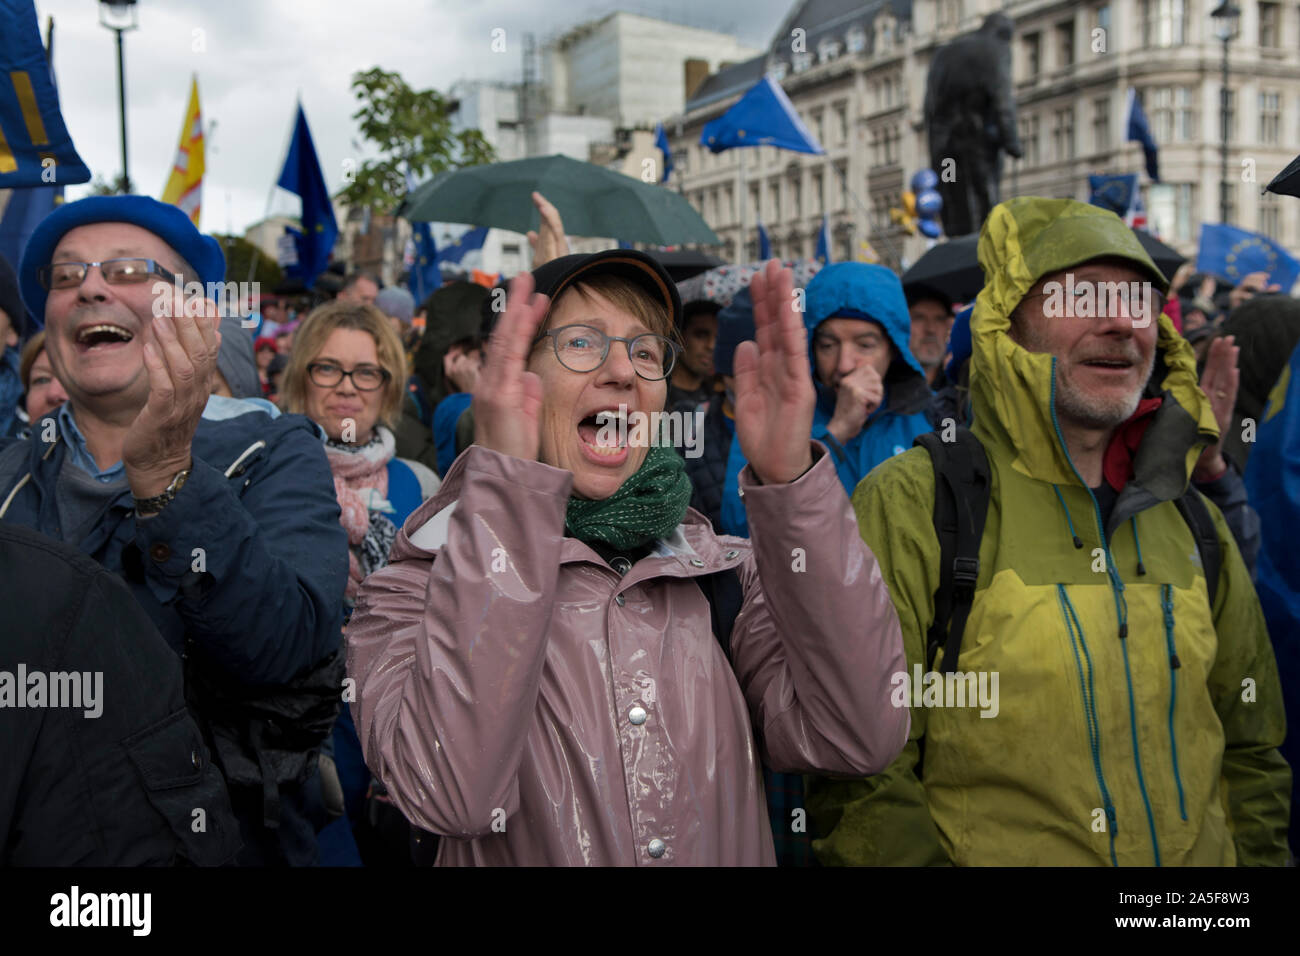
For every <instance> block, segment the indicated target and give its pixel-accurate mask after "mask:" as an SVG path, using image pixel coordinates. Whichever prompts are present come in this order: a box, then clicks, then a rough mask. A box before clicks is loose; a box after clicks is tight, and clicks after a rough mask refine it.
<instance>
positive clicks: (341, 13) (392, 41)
mask: <svg viewBox="0 0 1300 956" xmlns="http://www.w3.org/2000/svg"><path fill="white" fill-rule="evenodd" d="M795 2H796V0H709V2H708V3H707V4H701V3H699V2H698V0H690V2H684V0H621V2H618V3H614V4H609V3H591V2H588V0H550V2H544V3H538V2H537V0H481V2H475V0H202V2H201V0H141V2H140V3H139V28H138V29H137V30H134V31H131V32H129V33H127V34H126V93H127V136H128V149H129V156H128V159H129V162H130V171H131V179H132V185H133V187H134V190H135V191H136V192H140V193H147V194H149V195H153V196H155V197H156V196H158V195H159V194H160V193H161V192H162V188H163V184H164V182H165V181H166V176H167V173H168V172H169V170H170V168H171V163H172V159H173V157H174V155H175V151H176V143H177V140H178V138H179V136H180V129H181V123H182V120H183V118H184V113H185V107H186V102H187V97H188V95H189V82H190V74H191V73H197V74H198V78H199V96H200V101H201V107H202V110H203V119H204V126H205V129H207V128H209V124H210V123H211V122H212V121H213V120H215V121H216V124H217V125H216V129H215V130H213V131H212V132H211V136H210V139H209V141H208V144H207V173H206V175H205V177H204V184H203V220H202V223H201V225H202V228H203V229H204V230H206V231H212V232H225V231H227V229H233V230H234V231H235V232H236V233H242V232H243V230H244V228H245V227H247V226H248V225H249V224H251V223H253V222H255V221H257V220H259V219H261V218H262V217H263V216H264V215H265V214H266V212H267V209H268V199H270V200H271V203H272V204H271V206H270V209H271V211H272V212H290V213H292V212H294V211H296V204H297V200H296V198H295V197H292V196H289V195H288V194H286V193H283V192H282V191H280V190H275V191H274V195H272V185H273V183H274V182H275V180H276V178H277V177H278V174H279V171H280V166H281V164H282V163H283V161H284V151H285V148H286V146H287V142H288V136H289V127H290V123H291V121H292V119H293V112H294V102H295V97H296V96H298V95H301V97H302V102H303V106H304V108H305V109H306V112H307V120H308V122H309V123H310V124H311V129H312V135H313V136H314V138H315V140H316V149H317V152H318V153H319V155H320V159H321V166H322V168H323V170H324V172H325V179H326V181H327V182H328V183H329V186H330V190H331V192H333V191H336V190H337V189H338V188H339V187H340V186H341V185H342V176H343V160H344V159H345V158H353V159H355V158H357V157H359V156H364V155H365V154H364V152H361V151H359V150H358V149H357V148H356V147H354V146H353V141H354V140H355V139H357V132H356V125H355V122H354V121H353V120H352V119H351V115H352V113H353V112H355V111H356V100H355V99H354V98H353V95H352V93H351V92H350V90H349V83H350V80H351V76H352V74H353V73H355V72H357V71H358V70H366V69H370V68H371V67H374V66H379V67H382V68H383V69H385V70H390V71H391V70H396V71H397V72H399V73H401V74H402V76H403V78H405V79H406V81H407V82H408V83H410V84H411V85H412V86H414V87H416V88H417V89H427V88H429V87H434V88H437V89H439V90H443V91H446V89H447V88H448V87H449V86H450V85H451V84H452V83H453V82H455V81H456V80H459V79H506V80H518V79H519V76H520V70H521V63H522V60H521V51H522V44H521V42H520V41H521V39H522V34H523V33H524V32H525V31H532V32H533V33H534V34H535V35H536V37H537V41H538V45H539V46H540V45H541V43H542V41H543V40H544V39H545V38H546V37H548V36H552V35H555V34H559V33H563V32H565V31H567V30H568V29H570V28H571V27H573V26H576V25H577V24H579V23H582V22H585V21H587V20H590V19H595V18H598V17H600V16H603V15H604V14H606V13H608V12H611V11H612V10H614V9H619V10H627V11H630V12H635V13H640V14H643V15H646V16H653V17H660V18H663V19H669V20H673V21H675V22H678V23H686V24H689V25H691V26H698V27H705V28H710V29H716V30H721V31H725V32H727V33H730V34H732V35H735V36H736V37H738V38H739V39H740V40H741V41H742V42H744V43H747V44H749V45H751V46H754V47H764V46H766V45H767V43H768V42H769V40H770V38H771V35H772V33H773V32H774V31H775V30H776V28H777V27H778V26H779V25H780V23H781V20H782V18H783V17H784V16H785V15H786V13H787V12H788V11H789V9H790V8H791V7H792V6H793V5H794V3H795ZM96 8H97V5H96V4H95V3H93V2H92V0H36V11H37V13H38V15H39V17H40V24H41V31H42V35H43V34H44V30H45V18H46V17H47V16H53V17H54V21H55V38H54V69H55V74H56V77H57V79H58V84H59V93H60V101H61V104H62V108H63V116H64V120H65V121H66V122H67V125H68V129H69V131H70V132H71V134H72V139H73V142H74V143H75V144H76V147H77V151H78V153H80V155H81V158H82V159H83V160H85V162H86V164H87V165H88V166H89V167H90V170H91V172H92V173H94V174H95V175H97V176H102V177H103V178H104V179H105V180H110V181H111V180H112V178H113V177H114V176H116V175H117V174H118V173H119V172H120V170H121V158H120V148H121V147H120V145H119V135H118V109H117V58H116V52H115V42H114V38H113V34H112V33H111V32H110V31H109V30H106V29H105V28H104V27H102V26H100V25H99V22H98V16H97V9H96ZM497 27H501V28H504V29H505V30H506V41H507V43H506V45H507V50H506V52H505V53H504V54H497V53H493V52H492V51H491V49H490V43H491V37H492V30H493V29H494V28H497ZM196 31H202V32H201V33H197V32H196ZM196 49H197V50H199V51H198V52H196ZM540 68H541V67H540V62H539V64H538V69H539V71H540ZM646 81H647V82H654V79H653V77H647V78H646ZM85 192H86V187H72V188H70V189H69V191H68V195H69V198H77V197H79V196H80V195H82V194H84V193H85Z"/></svg>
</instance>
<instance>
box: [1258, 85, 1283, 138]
mask: <svg viewBox="0 0 1300 956" xmlns="http://www.w3.org/2000/svg"><path fill="white" fill-rule="evenodd" d="M1281 132H1282V94H1281V93H1278V92H1275V91H1269V92H1266V93H1260V94H1259V141H1260V142H1261V143H1263V144H1264V145H1266V146H1276V145H1277V144H1278V142H1279V141H1280V138H1281Z"/></svg>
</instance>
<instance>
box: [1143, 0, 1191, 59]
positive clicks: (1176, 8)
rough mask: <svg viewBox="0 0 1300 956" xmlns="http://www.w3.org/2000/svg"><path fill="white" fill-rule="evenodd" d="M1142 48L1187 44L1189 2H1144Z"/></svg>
mask: <svg viewBox="0 0 1300 956" xmlns="http://www.w3.org/2000/svg"><path fill="white" fill-rule="evenodd" d="M1141 13H1142V46H1143V47H1145V48H1146V49H1153V48H1157V47H1160V48H1163V47H1171V46H1182V45H1183V43H1184V42H1186V33H1185V24H1186V23H1187V0H1142V11H1141Z"/></svg>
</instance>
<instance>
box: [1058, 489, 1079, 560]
mask: <svg viewBox="0 0 1300 956" xmlns="http://www.w3.org/2000/svg"><path fill="white" fill-rule="evenodd" d="M1052 490H1053V491H1055V492H1056V500H1057V501H1059V502H1060V503H1061V510H1062V511H1064V512H1065V523H1066V525H1067V526H1069V528H1070V537H1071V538H1073V539H1074V546H1075V547H1076V548H1082V547H1083V542H1082V541H1081V540H1080V539H1079V536H1078V535H1077V534H1075V532H1074V519H1073V518H1071V517H1070V509H1069V508H1067V507H1066V506H1065V499H1064V498H1062V497H1061V489H1060V488H1058V487H1057V486H1056V485H1052Z"/></svg>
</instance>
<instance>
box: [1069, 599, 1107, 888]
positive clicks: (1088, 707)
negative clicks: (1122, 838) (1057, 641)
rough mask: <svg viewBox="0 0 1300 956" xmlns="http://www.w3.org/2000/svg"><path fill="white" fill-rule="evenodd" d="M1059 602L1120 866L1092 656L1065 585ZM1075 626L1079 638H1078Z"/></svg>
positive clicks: (1100, 787) (1102, 803) (1102, 796)
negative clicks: (1085, 667)
mask: <svg viewBox="0 0 1300 956" xmlns="http://www.w3.org/2000/svg"><path fill="white" fill-rule="evenodd" d="M1056 599H1057V601H1058V602H1059V603H1060V605H1061V617H1063V618H1064V619H1065V630H1066V632H1067V633H1068V634H1069V635H1070V650H1071V651H1073V652H1074V666H1075V671H1076V672H1077V674H1078V676H1079V693H1080V694H1082V695H1083V716H1084V718H1085V719H1086V720H1087V722H1088V747H1089V749H1090V750H1091V751H1092V771H1093V773H1094V774H1095V775H1096V777H1097V786H1098V788H1099V789H1100V790H1101V805H1102V809H1103V810H1104V811H1105V813H1106V833H1107V836H1108V837H1109V838H1110V863H1111V866H1119V862H1118V861H1117V860H1116V858H1115V833H1116V831H1118V830H1119V817H1118V815H1117V814H1116V812H1115V803H1114V801H1112V800H1111V798H1110V789H1109V788H1108V787H1107V786H1106V775H1105V774H1104V773H1103V772H1102V769H1101V733H1100V730H1099V725H1098V721H1097V708H1096V698H1095V695H1094V693H1093V692H1092V691H1091V690H1090V688H1091V687H1092V655H1091V654H1089V653H1088V643H1087V641H1086V639H1085V638H1084V636H1083V626H1082V625H1078V615H1077V614H1075V611H1074V605H1073V604H1071V603H1070V596H1069V595H1068V594H1066V593H1065V585H1064V584H1058V585H1057V586H1056ZM1076 625H1078V627H1077V631H1078V639H1077V640H1076V638H1075V632H1076ZM1080 645H1082V647H1083V656H1084V658H1086V659H1087V661H1088V677H1087V680H1086V681H1085V680H1084V675H1083V661H1082V660H1080V658H1079V647H1080Z"/></svg>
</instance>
